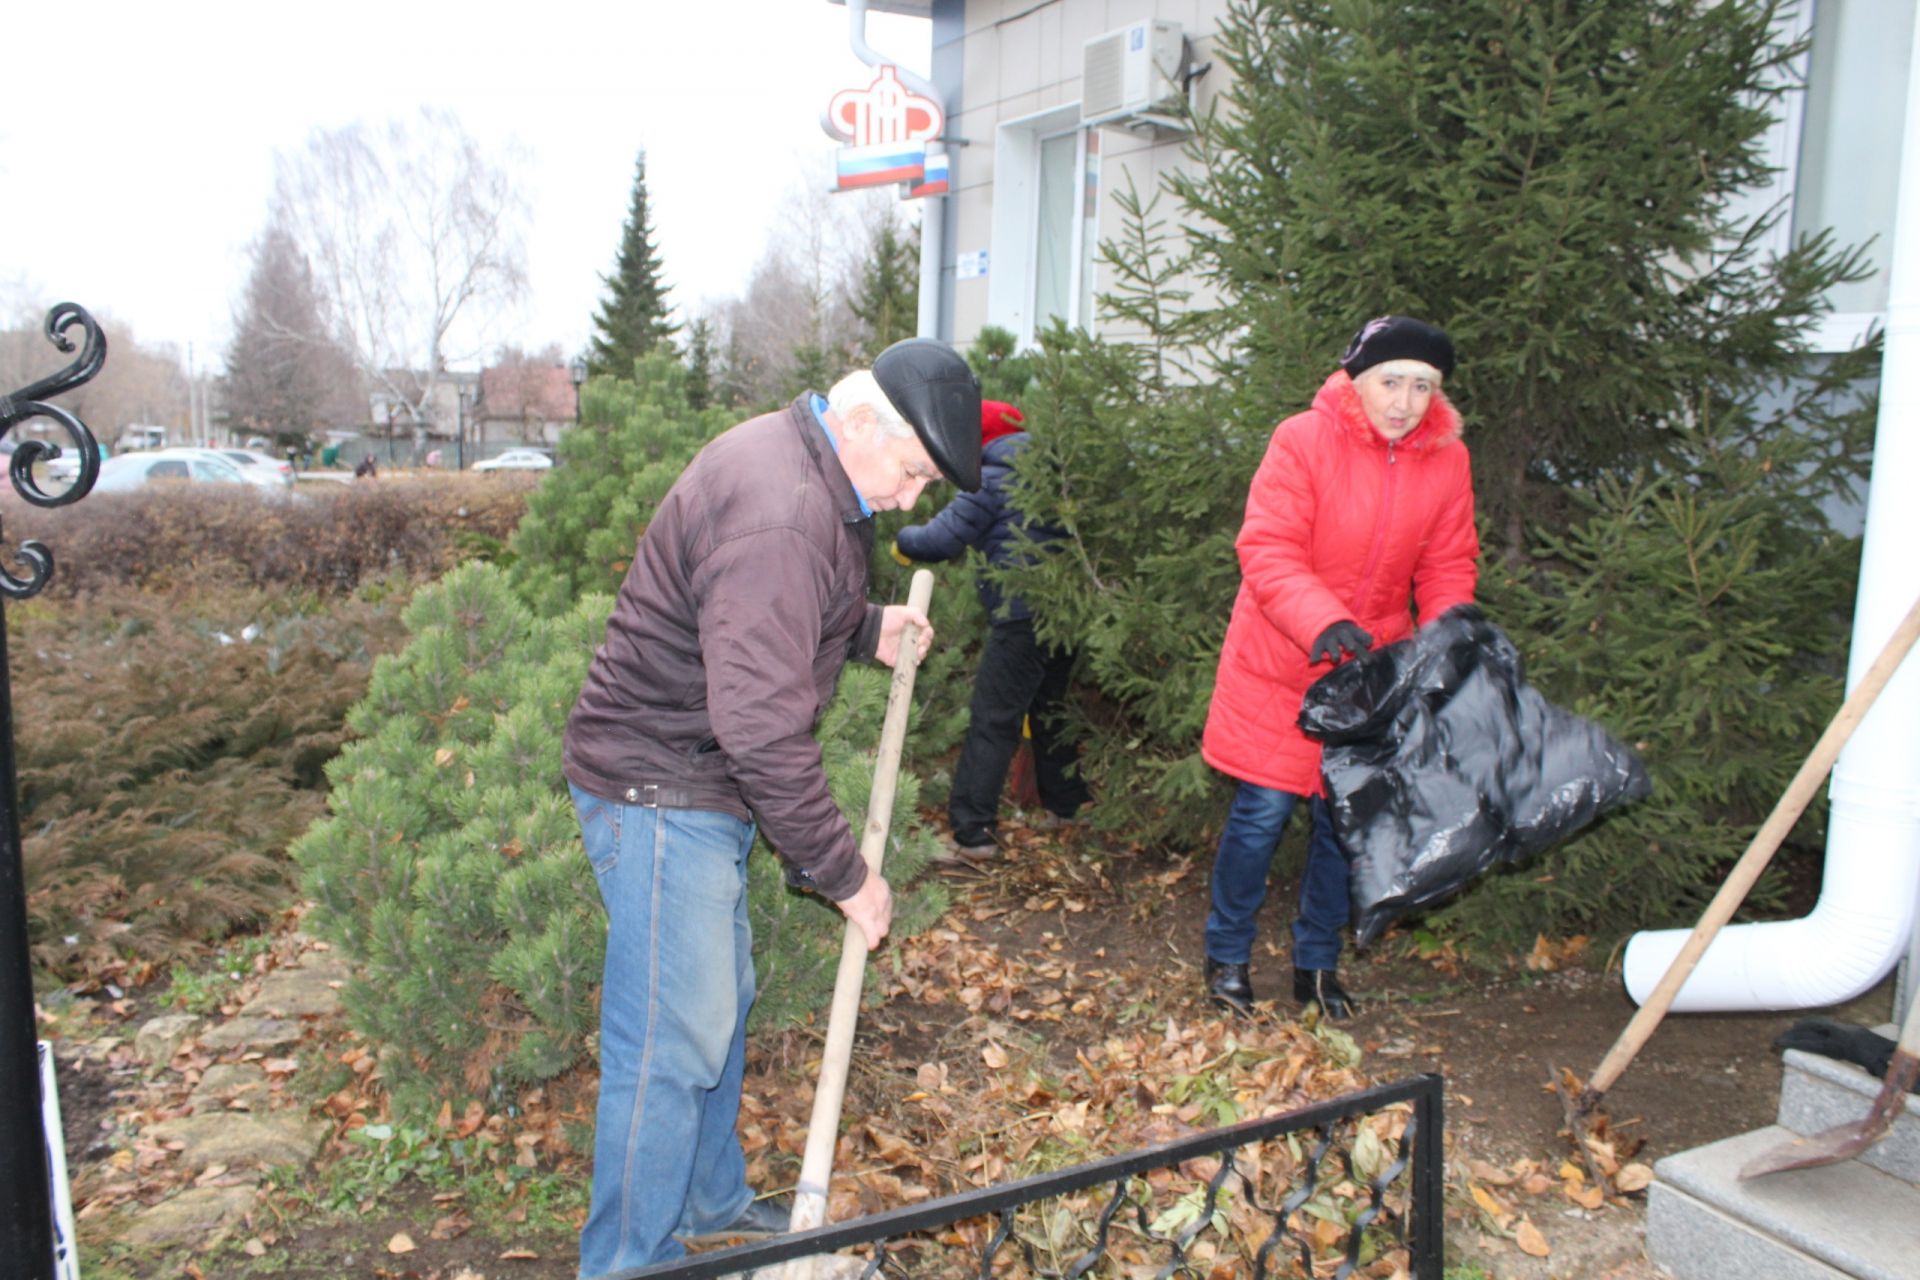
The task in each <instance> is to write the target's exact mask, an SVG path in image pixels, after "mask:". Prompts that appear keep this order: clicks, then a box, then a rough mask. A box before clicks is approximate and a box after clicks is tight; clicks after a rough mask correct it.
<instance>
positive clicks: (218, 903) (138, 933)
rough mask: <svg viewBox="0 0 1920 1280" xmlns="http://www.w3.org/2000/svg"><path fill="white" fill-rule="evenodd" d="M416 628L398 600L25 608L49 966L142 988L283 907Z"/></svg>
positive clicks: (24, 677) (38, 861)
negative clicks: (292, 847)
mask: <svg viewBox="0 0 1920 1280" xmlns="http://www.w3.org/2000/svg"><path fill="white" fill-rule="evenodd" d="M152 505H156V506H161V507H164V506H165V505H166V504H152ZM72 559H73V558H71V557H70V558H68V559H67V560H66V561H65V562H64V563H63V564H62V566H61V570H60V572H61V573H62V574H64V573H66V572H67V571H68V570H69V569H70V568H71V567H72ZM56 580H57V579H56ZM398 614H399V604H398V602H397V601H394V600H393V599H392V598H391V597H388V600H387V602H386V603H374V602H371V601H368V600H363V599H358V598H349V599H345V600H323V599H322V598H320V597H317V596H316V595H314V594H312V593H298V592H296V593H288V592H284V591H280V592H269V591H260V590H250V589H232V588H224V589H209V590H202V591H197V592H188V591H182V590H176V591H171V592H166V593H142V592H134V591H128V590H125V589H121V590H118V591H114V592H110V593H106V592H103V593H101V594H99V595H96V596H94V597H91V598H89V599H87V600H84V601H47V600H45V599H37V600H34V601H32V602H30V603H28V604H27V605H24V606H15V607H13V608H10V609H9V610H8V619H7V621H8V643H9V646H10V648H11V650H12V659H13V663H12V670H13V699H14V727H15V732H16V735H17V749H18V765H19V785H20V806H19V813H20V820H21V829H22V832H23V834H24V855H25V876H26V890H27V909H28V915H29V939H30V943H31V946H32V949H33V956H34V960H35V962H36V964H37V965H39V966H40V967H42V968H43V969H45V970H46V971H48V972H50V973H52V974H53V975H55V976H56V977H58V978H60V979H62V980H65V981H73V980H76V979H81V978H86V977H91V978H93V979H95V980H98V979H101V978H104V977H108V976H120V978H121V980H122V981H125V982H133V983H137V982H139V981H142V980H144V978H145V977H147V976H149V975H150V974H151V973H152V972H154V971H155V970H156V969H159V970H162V971H164V968H165V965H166V964H167V962H168V961H169V960H171V959H173V958H176V957H178V956H181V955H183V954H186V953H188V952H190V951H191V950H193V949H194V948H195V947H196V946H198V945H201V944H203V943H206V942H210V941H215V940H218V939H219V938H222V937H224V936H226V935H227V934H228V933H230V932H232V931H233V930H234V929H235V928H236V927H239V926H242V925H245V924H247V923H250V922H252V921H254V920H257V919H259V918H261V917H263V916H265V915H266V914H268V913H270V912H272V911H275V910H278V909H280V908H282V907H284V906H285V905H286V904H287V903H288V901H289V900H290V899H291V896H292V884H293V866H292V863H291V861H290V859H289V858H288V857H287V855H286V847H287V844H288V843H289V841H291V840H292V839H293V838H294V837H295V836H296V835H298V834H299V832H300V831H301V830H302V829H303V828H305V827H306V825H307V824H308V823H309V822H311V821H312V820H313V819H314V817H316V816H317V815H318V814H320V813H321V812H323V811H324V808H325V799H324V787H325V777H324V769H325V766H326V762H327V761H328V760H329V759H331V758H332V757H333V756H334V755H335V754H336V752H337V751H338V750H339V747H340V744H341V742H342V740H343V738H344V736H345V728H344V725H345V720H346V713H347V709H348V708H349V707H350V706H351V705H352V704H353V703H354V702H355V701H356V700H358V699H359V698H360V697H361V695H362V694H363V693H364V692H365V690H366V686H367V679H368V673H369V671H370V669H371V666H372V662H373V658H374V657H375V656H377V655H378V654H380V653H383V652H387V651H390V650H391V649H393V648H395V647H397V645H398V643H399V640H400V637H401V635H402V628H401V626H400V623H399V618H398Z"/></svg>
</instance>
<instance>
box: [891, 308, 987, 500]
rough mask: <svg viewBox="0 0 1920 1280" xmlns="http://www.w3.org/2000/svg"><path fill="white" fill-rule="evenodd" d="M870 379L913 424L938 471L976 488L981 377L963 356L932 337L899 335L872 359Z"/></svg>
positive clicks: (970, 488)
mask: <svg viewBox="0 0 1920 1280" xmlns="http://www.w3.org/2000/svg"><path fill="white" fill-rule="evenodd" d="M873 379H874V381H875V382H878V383H879V384H880V390H881V391H883V392H885V393H886V396H887V399H888V400H890V401H892V402H893V407H894V408H896V409H898V410H899V411H900V416H901V417H903V418H905V419H906V420H907V422H908V423H909V424H910V425H911V426H912V427H913V432H914V434H915V435H917V436H919V437H920V443H921V444H923V445H925V446H926V449H927V453H928V455H929V456H931V457H932V458H933V463H934V465H935V466H937V467H939V468H940V474H942V475H944V476H945V477H946V478H947V479H949V480H951V481H953V483H954V484H955V485H957V486H959V487H960V488H962V489H964V490H966V491H967V492H968V493H975V492H978V491H979V488H980V379H978V378H976V377H974V376H973V370H972V369H970V368H968V367H967V362H966V359H965V357H963V356H962V355H961V354H960V353H959V352H958V351H955V350H954V349H953V348H952V347H950V346H948V345H947V344H946V343H944V342H940V341H937V340H936V339H933V338H904V339H902V340H901V341H899V342H896V343H894V344H893V345H892V346H890V347H888V348H887V349H886V350H885V351H882V352H881V353H880V355H879V356H878V357H877V358H876V359H875V360H874V362H873Z"/></svg>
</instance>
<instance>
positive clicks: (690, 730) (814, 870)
mask: <svg viewBox="0 0 1920 1280" xmlns="http://www.w3.org/2000/svg"><path fill="white" fill-rule="evenodd" d="M810 401H811V397H810V396H807V395H803V396H801V397H800V398H799V399H797V400H795V401H794V402H793V403H792V404H791V405H789V406H788V407H787V408H785V409H782V410H779V411H777V412H774V413H770V414H766V415H764V416H763V417H758V418H754V419H752V420H751V421H748V422H743V423H741V424H740V425H739V426H737V427H734V428H732V429H731V430H729V431H726V432H725V433H723V434H721V435H720V436H718V437H716V438H715V439H714V440H713V441H711V442H710V443H709V444H708V445H707V446H706V447H705V448H704V449H702V450H701V451H700V454H699V456H698V457H696V458H694V460H693V462H692V463H690V464H689V465H688V467H687V469H686V470H685V471H684V472H682V473H681V476H680V478H679V479H678V480H677V481H675V482H674V485H673V488H672V490H671V491H669V492H668V494H667V496H666V498H665V499H664V500H663V501H662V502H661V503H660V506H659V509H658V510H657V511H656V512H655V513H654V516H653V520H652V522H651V523H650V524H649V525H648V526H647V530H646V533H645V534H643V535H642V536H641V538H640V546H639V549H638V551H637V552H636V553H635V555H634V558H633V564H632V566H631V567H630V568H629V569H628V570H627V577H626V581H625V582H623V583H622V584H621V586H620V596H619V599H618V600H617V601H616V602H615V604H614V607H613V616H612V617H610V618H609V619H608V620H607V635H606V641H605V643H603V644H602V645H601V646H600V648H599V650H598V651H597V652H596V653H595V654H594V656H593V664H592V666H590V667H589V668H588V670H587V679H586V683H585V684H584V685H583V686H582V687H581V690H580V697H579V699H578V700H577V701H576V702H575V703H574V707H573V714H572V716H571V717H570V718H569V719H568V721H567V732H566V739H565V746H564V753H563V757H562V759H563V767H564V769H565V771H566V775H567V778H568V780H570V781H571V782H572V783H573V784H574V785H575V786H577V787H579V788H580V789H581V790H583V791H586V792H589V793H590V794H592V795H596V796H600V797H602V798H604V799H607V800H611V801H614V802H616V803H636V802H638V803H650V802H658V803H660V804H663V805H667V806H669V807H675V808H695V809H716V810H719V811H722V812H725V813H730V814H733V815H734V816H735V817H737V818H742V819H745V818H748V817H749V816H751V817H752V819H753V820H755V821H757V822H758V823H759V824H760V829H761V831H762V832H763V833H764V834H765V835H766V837H767V840H768V842H769V843H771V844H772V845H773V846H774V848H776V849H778V850H779V851H780V853H781V855H782V856H784V857H785V858H786V859H787V860H788V861H789V862H792V863H794V864H795V865H797V866H799V867H800V868H801V869H802V870H804V871H806V872H807V873H808V874H809V875H811V876H812V877H813V879H814V881H815V883H816V884H818V885H819V887H820V890H821V892H823V893H825V894H826V895H827V896H828V897H830V898H832V899H834V900H835V901H840V900H843V899H846V898H849V897H851V896H852V895H853V894H854V893H856V892H857V891H858V890H859V888H860V886H861V884H862V883H863V882H864V881H865V879H866V874H867V872H866V865H865V864H864V863H863V862H862V861H861V860H860V855H859V850H858V849H857V848H856V846H855V844H854V840H853V833H852V832H851V831H850V830H849V829H848V826H847V821H846V819H845V818H844V817H842V816H841V814H840V810H839V809H838V808H837V807H836V806H835V805H834V802H833V797H832V795H831V794H829V793H828V791H827V778H826V773H825V771H824V769H823V768H822V767H821V763H820V746H819V744H818V743H817V742H815V741H814V739H813V726H814V722H815V721H816V720H818V719H819V717H820V712H821V711H822V710H823V709H824V708H825V707H826V704H827V700H828V699H829V698H830V697H832V695H833V688H834V684H835V682H836V681H838V679H839V677H840V668H841V667H842V666H844V665H845V664H846V661H847V659H848V658H871V657H872V656H873V654H874V650H875V649H876V647H877V646H878V643H879V639H880V609H879V607H878V606H876V605H871V604H868V603H867V560H868V556H869V553H870V552H871V549H872V546H873V521H872V519H871V518H870V517H867V516H863V515H862V514H861V512H860V502H859V500H858V498H856V497H855V495H854V491H853V486H852V484H851V483H849V482H848V480H847V473H846V472H845V471H843V470H841V468H840V463H839V460H838V458H837V457H836V456H835V454H834V450H833V445H832V443H831V442H830V441H829V440H828V439H827V436H826V433H825V432H824V431H822V430H821V428H820V424H819V422H818V421H817V420H816V419H815V417H814V414H813V410H812V408H811V407H810ZM648 788H656V789H657V790H653V791H649V790H647V789H648Z"/></svg>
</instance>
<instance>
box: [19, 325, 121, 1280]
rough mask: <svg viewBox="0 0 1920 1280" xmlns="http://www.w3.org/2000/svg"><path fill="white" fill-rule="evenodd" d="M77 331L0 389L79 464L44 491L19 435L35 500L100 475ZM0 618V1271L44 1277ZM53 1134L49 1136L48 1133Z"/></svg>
mask: <svg viewBox="0 0 1920 1280" xmlns="http://www.w3.org/2000/svg"><path fill="white" fill-rule="evenodd" d="M75 328H77V329H79V330H80V331H81V334H82V336H83V341H82V344H81V347H80V351H79V354H78V355H75V356H74V358H73V359H72V360H71V361H70V362H69V363H68V364H67V366H66V367H65V368H64V369H61V370H60V371H59V372H58V373H54V374H51V375H49V376H47V377H45V378H42V379H40V380H39V381H38V382H34V383H30V384H29V385H27V386H24V387H21V388H20V389H19V390H18V391H15V392H13V393H12V394H11V395H0V435H5V434H6V433H7V432H8V431H10V430H12V428H13V427H14V425H15V424H17V423H21V422H25V421H27V420H28V419H31V418H46V419H49V420H51V421H53V422H54V423H56V424H57V425H58V426H59V427H60V428H61V430H62V431H64V432H65V433H66V437H67V439H68V440H69V441H70V442H71V447H72V449H73V450H74V453H75V457H76V461H77V463H78V471H77V472H76V474H75V476H74V479H73V482H72V483H71V484H69V485H68V486H67V487H66V488H64V489H55V490H51V491H49V490H44V489H42V488H41V487H40V481H39V478H38V476H37V475H36V474H35V471H34V466H35V464H37V463H39V462H42V461H51V460H52V459H54V458H57V457H59V456H60V454H61V453H62V451H63V450H62V448H61V447H60V446H58V445H50V444H48V443H47V442H46V441H43V440H24V441H22V442H21V443H20V444H19V445H18V446H16V447H15V449H14V451H13V454H12V456H11V457H10V458H9V459H8V460H7V464H6V466H7V477H8V479H9V480H11V481H12V483H13V488H14V492H16V493H18V494H19V495H20V496H21V497H22V498H24V499H26V500H27V501H28V502H31V503H33V504H34V505H35V506H39V507H58V506H64V505H66V504H67V503H69V502H78V501H79V500H80V499H81V498H84V497H86V496H87V493H88V492H89V491H90V490H91V489H92V488H93V482H94V480H95V479H97V478H98V476H99V474H100V449H99V446H98V445H97V444H96V443H95V441H94V438H93V433H92V432H91V431H89V430H88V429H87V425H86V423H84V422H82V421H80V419H79V418H77V417H75V416H74V415H73V414H71V413H69V412H67V411H66V410H65V409H63V408H61V407H60V406H59V405H56V404H52V403H49V402H50V401H51V400H52V398H53V397H54V396H57V395H61V394H63V393H65V392H68V391H72V390H73V389H74V388H75V387H78V386H80V385H81V384H82V383H84V382H86V381H87V380H88V379H90V378H92V377H93V375H95V374H96V373H98V372H100V370H101V368H102V367H103V366H104V365H105V364H106V362H107V339H106V335H105V334H104V333H102V332H101V330H100V326H99V325H98V324H96V323H95V322H94V319H93V317H92V316H90V315H88V314H87V313H86V311H85V310H84V309H83V308H81V307H78V306H75V305H74V304H73V303H71V302H63V303H61V304H60V305H59V306H57V307H55V308H54V309H53V310H52V311H50V312H48V313H47V323H46V335H47V341H49V342H51V343H52V344H53V345H54V346H55V347H56V348H57V349H58V350H60V351H61V352H63V353H67V354H71V353H72V352H73V350H74V344H73V341H72V339H70V338H69V337H67V331H68V330H69V329H75ZM12 556H13V559H14V560H15V561H16V562H17V563H18V564H20V565H21V566H22V567H23V568H24V569H25V573H24V575H15V574H13V573H11V572H9V571H8V570H7V569H6V568H4V567H0V601H4V600H25V599H27V598H29V597H30V596H33V595H35V594H37V593H38V592H39V590H40V589H41V588H42V587H44V586H46V585H47V579H48V578H49V577H51V576H52V575H53V552H51V551H50V550H48V549H47V548H46V547H45V546H43V545H42V544H41V543H38V542H34V541H32V540H28V541H26V542H23V543H21V544H20V546H19V548H18V549H17V550H15V551H14V552H13V553H12ZM6 636H7V631H6V624H5V620H4V619H3V618H0V1134H4V1135H5V1137H0V1273H4V1274H6V1275H8V1276H19V1277H21V1278H22V1280H42V1278H43V1277H46V1278H49V1280H50V1278H51V1277H52V1276H53V1275H54V1273H55V1267H56V1266H58V1265H59V1261H58V1259H64V1258H66V1257H68V1256H69V1255H70V1253H71V1250H72V1247H73V1242H72V1241H70V1240H64V1239H56V1237H55V1230H54V1219H53V1196H52V1187H51V1182H50V1180H51V1177H52V1167H53V1161H52V1158H51V1156H50V1154H49V1152H48V1150H47V1146H46V1143H44V1142H42V1141H41V1140H40V1135H41V1134H42V1133H43V1132H44V1126H43V1125H42V1122H41V1106H42V1099H41V1096H40V1060H39V1043H38V1041H39V1033H38V1028H37V1027H36V1026H35V1024H34V1017H33V969H32V964H31V961H30V959H29V955H28V950H27V906H26V901H27V900H26V875H25V870H24V868H23V867H22V865H21V859H20V812H19V790H18V783H17V781H16V775H15V770H14V755H13V694H12V690H11V686H10V684H9V681H8V674H7V645H6ZM54 1140H55V1141H58V1137H57V1135H55V1137H54Z"/></svg>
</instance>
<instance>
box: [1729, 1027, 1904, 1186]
mask: <svg viewBox="0 0 1920 1280" xmlns="http://www.w3.org/2000/svg"><path fill="white" fill-rule="evenodd" d="M1917 1079H1920V995H1916V996H1915V997H1914V1001H1913V1007H1912V1008H1910V1009H1908V1010H1907V1021H1906V1025H1904V1026H1902V1027H1901V1028H1900V1043H1899V1044H1897V1045H1895V1046H1894V1050H1893V1060H1892V1061H1890V1062H1889V1063H1887V1074H1886V1079H1885V1081H1884V1083H1882V1084H1881V1086H1880V1096H1879V1097H1877V1098H1875V1099H1874V1100H1873V1107H1872V1109H1871V1110H1869V1111H1868V1112H1867V1118H1866V1119H1864V1120H1862V1121H1860V1123H1858V1124H1837V1125H1835V1126H1834V1127H1833V1128H1831V1129H1827V1130H1824V1131H1822V1132H1820V1133H1816V1134H1813V1135H1811V1136H1810V1137H1805V1138H1795V1139H1794V1140H1793V1141H1792V1142H1785V1143H1782V1144H1781V1145H1779V1146H1777V1147H1775V1148H1774V1149H1773V1150H1771V1151H1767V1152H1763V1153H1761V1154H1760V1155H1757V1156H1755V1157H1754V1158H1753V1159H1751V1160H1749V1161H1747V1163H1746V1164H1745V1165H1743V1166H1742V1167H1741V1169H1740V1176H1741V1177H1742V1178H1758V1177H1760V1176H1761V1175H1762V1174H1767V1173H1779V1172H1780V1171H1781V1170H1782V1169H1810V1168H1812V1167H1813V1166H1814V1165H1820V1164H1833V1163H1835V1162H1836V1161H1840V1160H1851V1159H1852V1158H1853V1157H1854V1156H1857V1155H1859V1154H1860V1153H1861V1152H1862V1151H1865V1150H1866V1149H1867V1148H1868V1147H1870V1146H1872V1145H1873V1144H1874V1143H1876V1142H1878V1141H1880V1139H1882V1138H1884V1137H1886V1136H1887V1130H1889V1129H1891V1128H1893V1122H1894V1121H1895V1120H1897V1119H1899V1117H1900V1113H1901V1111H1903V1110H1904V1109H1905V1108H1906V1105H1907V1091H1908V1090H1910V1089H1912V1088H1913V1082H1914V1081H1915V1080H1917Z"/></svg>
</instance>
